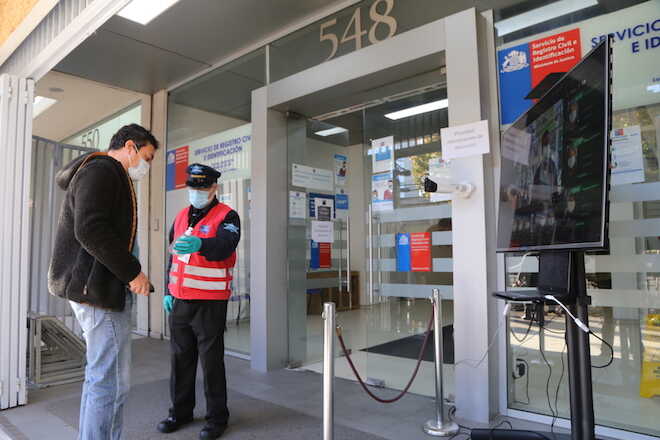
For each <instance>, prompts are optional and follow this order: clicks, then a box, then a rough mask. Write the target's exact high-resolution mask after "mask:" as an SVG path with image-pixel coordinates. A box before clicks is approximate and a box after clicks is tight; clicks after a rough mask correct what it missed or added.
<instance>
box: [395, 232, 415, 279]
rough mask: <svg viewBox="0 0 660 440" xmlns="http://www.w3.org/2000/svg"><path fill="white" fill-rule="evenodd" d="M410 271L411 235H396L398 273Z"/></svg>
mask: <svg viewBox="0 0 660 440" xmlns="http://www.w3.org/2000/svg"><path fill="white" fill-rule="evenodd" d="M410 270H411V265H410V234H396V271H397V272H410Z"/></svg>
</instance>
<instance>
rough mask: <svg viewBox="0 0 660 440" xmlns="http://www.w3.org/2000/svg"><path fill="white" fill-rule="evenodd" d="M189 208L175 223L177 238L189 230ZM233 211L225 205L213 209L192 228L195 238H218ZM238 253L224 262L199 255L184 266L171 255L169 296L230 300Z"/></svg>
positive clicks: (192, 257)
mask: <svg viewBox="0 0 660 440" xmlns="http://www.w3.org/2000/svg"><path fill="white" fill-rule="evenodd" d="M189 211H190V207H188V208H186V209H184V210H182V211H181V212H179V215H177V216H176V220H174V239H175V240H176V239H177V238H178V237H180V236H182V235H183V234H184V233H185V232H186V229H188V212H189ZM230 211H231V208H230V207H229V206H227V205H225V204H223V203H219V204H218V205H216V206H214V207H213V208H212V209H211V210H210V211H209V212H208V213H207V214H206V216H205V217H204V218H203V219H202V220H200V221H199V222H198V223H197V225H196V226H195V228H194V229H193V232H192V235H194V236H195V237H199V238H212V237H215V234H216V231H217V230H218V226H220V225H221V224H222V222H223V221H224V220H225V217H226V216H227V214H228V213H229V212H230ZM235 264H236V252H234V253H233V254H231V256H230V257H229V258H227V259H226V260H222V261H209V260H207V259H206V258H204V257H203V256H202V255H201V254H200V253H199V252H195V253H194V254H191V255H190V260H189V261H188V262H187V263H185V262H184V261H181V260H180V259H179V257H178V256H177V255H172V268H171V269H170V282H169V289H170V293H171V294H172V295H174V297H176V298H179V299H209V300H213V299H215V300H219V299H223V300H226V299H229V297H230V296H231V280H232V272H233V269H234V265H235Z"/></svg>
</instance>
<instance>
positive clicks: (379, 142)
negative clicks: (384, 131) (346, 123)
mask: <svg viewBox="0 0 660 440" xmlns="http://www.w3.org/2000/svg"><path fill="white" fill-rule="evenodd" d="M371 155H372V157H373V172H374V173H384V172H387V171H392V170H393V169H394V136H387V137H384V138H380V139H374V140H373V141H371Z"/></svg>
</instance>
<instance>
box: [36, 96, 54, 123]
mask: <svg viewBox="0 0 660 440" xmlns="http://www.w3.org/2000/svg"><path fill="white" fill-rule="evenodd" d="M56 102H57V99H52V98H46V97H45V96H35V97H34V104H32V118H33V119H34V118H36V117H37V116H39V115H40V114H42V113H43V112H45V111H46V110H48V109H49V108H50V107H51V106H52V105H53V104H55V103H56Z"/></svg>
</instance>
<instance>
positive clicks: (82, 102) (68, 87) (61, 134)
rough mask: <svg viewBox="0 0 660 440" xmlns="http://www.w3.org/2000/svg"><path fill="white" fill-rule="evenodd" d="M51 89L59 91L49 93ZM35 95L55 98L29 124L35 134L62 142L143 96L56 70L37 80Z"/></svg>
mask: <svg viewBox="0 0 660 440" xmlns="http://www.w3.org/2000/svg"><path fill="white" fill-rule="evenodd" d="M51 88H59V89H63V91H62V92H53V91H51V90H50V89H51ZM35 95H39V96H45V97H47V98H53V99H56V100H57V102H56V103H55V104H54V105H53V106H52V107H50V108H49V109H48V110H46V111H44V112H43V113H41V114H40V115H39V116H38V117H37V118H36V119H35V120H34V126H33V133H34V135H35V136H41V137H44V138H46V139H51V140H54V141H62V140H64V139H66V138H68V137H70V136H71V135H73V134H76V133H78V132H80V131H81V130H83V129H85V128H87V127H89V126H91V125H93V124H94V123H96V122H98V121H100V120H102V119H104V118H106V117H108V116H110V115H112V114H114V113H117V112H118V111H119V110H121V109H123V108H125V107H128V106H129V105H131V104H133V103H134V102H136V101H138V100H140V99H141V98H142V97H143V96H145V95H142V94H140V93H136V92H132V91H129V90H123V89H119V88H115V87H110V86H107V85H104V84H99V83H96V82H94V81H89V80H86V79H82V78H78V77H75V76H71V75H67V74H64V73H59V72H50V73H48V74H47V75H46V76H44V77H43V78H42V79H41V80H39V82H38V83H37V84H36V89H35Z"/></svg>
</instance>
